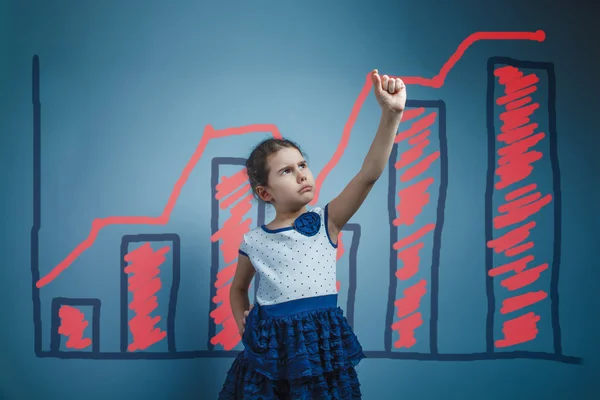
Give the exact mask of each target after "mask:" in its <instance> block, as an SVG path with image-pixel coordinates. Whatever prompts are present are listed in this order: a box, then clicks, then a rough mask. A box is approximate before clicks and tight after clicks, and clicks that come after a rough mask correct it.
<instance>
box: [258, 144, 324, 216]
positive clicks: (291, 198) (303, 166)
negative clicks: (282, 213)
mask: <svg viewBox="0 0 600 400" xmlns="http://www.w3.org/2000/svg"><path fill="white" fill-rule="evenodd" d="M267 164H268V167H269V178H268V184H267V185H266V186H259V187H257V188H256V190H257V193H258V194H259V196H260V197H261V198H262V199H263V200H265V201H270V202H271V203H273V204H274V205H275V204H277V206H278V207H281V208H284V209H296V208H301V207H304V206H305V205H307V204H308V203H310V201H311V200H312V199H313V198H314V197H315V189H314V186H315V181H314V178H313V175H312V172H310V169H309V168H308V165H307V163H306V160H305V159H304V157H303V156H302V154H300V152H299V151H298V150H297V149H295V148H293V147H284V148H283V149H281V150H279V151H278V152H277V153H275V154H272V155H270V156H269V158H268V160H267Z"/></svg>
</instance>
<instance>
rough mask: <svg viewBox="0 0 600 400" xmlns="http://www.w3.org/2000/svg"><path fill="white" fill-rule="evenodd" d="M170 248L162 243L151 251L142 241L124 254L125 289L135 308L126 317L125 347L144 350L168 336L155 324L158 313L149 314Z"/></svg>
mask: <svg viewBox="0 0 600 400" xmlns="http://www.w3.org/2000/svg"><path fill="white" fill-rule="evenodd" d="M169 250H170V248H169V247H168V246H165V247H162V248H160V249H158V250H156V251H154V250H153V249H152V247H151V246H150V243H144V244H143V245H141V246H140V247H138V248H137V249H135V250H132V251H130V252H129V253H128V254H127V255H126V256H125V261H126V262H128V263H129V265H127V267H125V270H124V272H125V273H126V274H128V290H129V292H130V293H131V294H132V297H133V298H132V300H131V302H130V303H129V309H130V310H132V311H133V312H134V317H133V318H131V320H129V330H130V332H131V335H132V342H131V343H129V346H128V347H127V350H128V351H136V350H145V349H147V348H149V347H150V346H152V345H153V344H155V343H158V342H160V341H161V340H163V339H164V338H166V337H167V332H165V331H162V330H161V329H160V328H159V327H157V326H156V324H158V322H159V321H160V320H161V317H160V316H151V314H152V313H153V312H154V311H155V310H156V308H158V296H157V293H158V292H159V291H160V289H161V287H162V282H161V279H160V276H159V274H160V266H161V265H162V264H163V263H164V262H165V260H166V258H165V254H166V253H167V252H168V251H169Z"/></svg>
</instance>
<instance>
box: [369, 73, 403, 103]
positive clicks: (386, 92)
mask: <svg viewBox="0 0 600 400" xmlns="http://www.w3.org/2000/svg"><path fill="white" fill-rule="evenodd" d="M371 80H372V81H373V91H374V93H375V97H376V98H377V102H378V103H379V105H380V106H381V109H382V110H383V111H388V112H391V113H394V114H400V113H402V112H403V111H404V106H405V105H406V85H405V84H404V82H402V79H400V78H390V77H389V76H387V75H383V76H380V75H379V72H377V70H376V69H374V70H373V71H372V72H371Z"/></svg>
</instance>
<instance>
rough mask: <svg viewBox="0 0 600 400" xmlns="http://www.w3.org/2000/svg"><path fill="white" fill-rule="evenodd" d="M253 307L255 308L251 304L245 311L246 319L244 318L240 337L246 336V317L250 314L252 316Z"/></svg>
mask: <svg viewBox="0 0 600 400" xmlns="http://www.w3.org/2000/svg"><path fill="white" fill-rule="evenodd" d="M252 307H254V304H250V308H249V309H247V310H246V311H244V318H242V321H241V322H242V325H241V326H240V336H242V335H243V334H244V331H245V330H246V317H247V316H248V314H250V311H251V310H252Z"/></svg>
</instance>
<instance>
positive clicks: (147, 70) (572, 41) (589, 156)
mask: <svg viewBox="0 0 600 400" xmlns="http://www.w3.org/2000/svg"><path fill="white" fill-rule="evenodd" d="M519 3H520V2H517V1H505V2H502V3H497V2H479V1H464V0H463V1H454V2H451V3H446V4H441V3H439V4H438V2H434V1H430V2H404V1H396V2H387V3H386V2H376V3H372V4H369V3H367V2H366V1H363V2H353V1H336V0H330V1H325V2H317V1H283V2H274V1H255V2H246V1H240V2H226V3H223V4H220V5H217V2H184V1H181V2H177V3H176V4H167V3H165V2H157V1H143V2H142V1H132V2H127V4H124V3H122V2H116V1H103V2H91V1H62V2H59V3H54V4H51V3H48V2H43V1H21V2H16V1H13V2H9V1H4V2H2V3H1V12H0V20H1V23H0V29H1V35H0V37H1V38H2V39H1V40H0V49H1V50H2V52H1V54H2V63H0V76H1V88H2V90H0V104H1V107H0V115H1V118H0V165H1V169H0V171H1V173H0V187H1V188H2V189H1V191H2V196H0V204H1V208H0V209H1V210H2V218H3V222H2V223H1V224H0V229H1V241H0V248H1V251H0V254H1V257H0V262H1V265H2V268H1V271H2V275H1V280H0V285H1V290H0V300H1V301H2V304H3V308H2V319H3V328H4V329H2V333H0V338H1V343H2V347H3V349H2V357H1V358H0V366H1V368H2V369H1V371H2V372H1V373H0V389H1V391H0V393H1V394H3V395H4V398H7V399H20V398H26V399H37V398H64V399H80V398H87V397H89V398H104V397H109V398H115V399H116V398H125V397H126V396H131V395H143V396H145V397H146V398H188V397H191V396H190V395H191V394H192V393H194V394H196V395H198V394H201V397H202V398H216V394H217V392H218V390H219V389H220V385H221V383H222V380H223V378H224V376H225V372H226V370H227V368H228V367H229V365H230V363H231V358H195V359H179V360H62V359H56V358H39V357H36V354H35V352H34V329H33V311H32V290H31V269H30V265H31V262H30V254H31V252H30V250H31V249H30V232H31V227H32V224H33V215H32V208H33V191H32V186H33V134H32V130H33V125H32V120H33V119H32V99H31V95H32V82H31V79H32V59H33V56H34V55H37V56H39V60H40V78H41V81H40V82H41V83H40V91H41V94H40V95H41V99H40V100H41V104H42V108H41V110H42V111H41V120H42V126H41V132H42V136H41V138H42V139H41V152H42V164H41V171H42V174H41V178H42V179H41V183H42V184H41V215H42V219H41V230H40V248H39V256H40V272H41V274H42V275H44V274H46V273H48V272H49V271H50V269H51V268H52V267H53V266H55V265H57V264H58V263H59V262H60V261H62V260H63V258H64V257H65V256H66V255H67V254H68V253H69V252H71V251H72V250H73V248H75V246H77V245H78V244H79V243H80V242H81V241H83V240H84V239H85V238H86V237H87V235H88V233H89V229H90V227H91V223H92V221H93V219H94V218H102V217H107V216H114V215H150V216H157V215H159V214H160V213H161V211H162V209H163V207H164V205H165V204H166V203H167V200H168V197H169V195H170V193H171V191H172V189H173V185H174V183H175V181H176V180H177V178H178V177H179V175H180V174H181V171H182V169H183V167H184V166H185V164H186V163H187V161H188V160H189V158H190V157H191V155H192V153H193V151H194V149H195V148H196V146H197V145H198V141H199V139H200V137H201V135H202V133H203V131H204V128H205V126H206V125H208V124H210V125H212V126H213V127H214V128H215V129H224V128H229V127H239V126H245V125H250V124H264V123H268V124H274V125H276V126H277V128H278V129H279V131H280V132H281V133H282V134H283V135H284V136H286V137H290V138H292V139H294V140H297V141H298V142H300V144H301V145H302V146H303V148H304V150H305V151H306V152H307V153H308V156H309V160H310V162H311V166H312V169H313V170H314V171H315V172H317V173H318V172H319V171H321V169H322V168H323V167H324V166H325V164H326V163H327V162H328V161H329V159H330V158H331V155H332V153H333V149H335V148H336V146H337V145H338V142H339V140H340V137H341V134H342V131H343V128H344V124H345V123H346V120H347V119H348V116H349V114H350V110H351V108H352V106H353V104H354V102H355V101H356V98H357V96H358V95H359V92H360V90H361V89H362V86H363V84H364V80H365V74H366V73H367V72H368V71H370V70H371V69H373V68H378V69H379V71H380V72H381V73H389V74H392V75H400V76H423V77H433V76H435V75H436V74H438V73H439V70H440V68H441V66H442V65H443V64H444V62H446V60H447V59H448V58H449V57H450V55H451V54H452V53H453V52H454V51H455V50H456V48H457V46H458V45H459V44H460V43H461V41H462V40H464V39H465V38H466V37H467V36H468V35H470V34H471V33H474V32H478V31H532V32H533V31H536V30H538V29H543V30H544V31H545V33H546V40H545V41H544V42H541V43H539V42H535V41H485V42H478V43H475V44H474V45H473V46H472V47H470V48H469V49H468V50H467V52H466V53H465V54H464V56H463V57H462V58H461V59H460V61H459V62H458V63H457V64H456V66H455V67H454V68H453V69H452V70H451V71H450V73H449V74H448V77H447V79H446V81H445V84H444V86H443V87H442V88H440V89H433V88H427V87H421V86H416V85H410V86H409V87H408V95H409V98H410V99H420V100H438V99H441V100H443V101H444V102H445V105H446V112H447V116H446V131H447V140H448V190H447V200H446V207H445V210H446V218H445V222H444V231H443V234H442V248H441V258H440V282H441V284H442V283H443V286H441V287H440V291H439V296H440V297H439V301H440V311H439V312H440V315H439V326H438V336H439V350H440V352H446V353H461V354H470V353H477V352H481V351H485V318H486V310H487V302H486V298H485V283H484V282H485V266H486V261H485V246H484V244H485V242H484V238H485V236H484V227H485V224H484V219H485V207H484V206H485V203H484V194H485V185H486V174H487V145H488V142H487V126H486V123H487V120H486V96H487V79H488V77H487V69H486V68H487V62H488V59H489V58H490V57H493V56H506V57H511V58H515V59H519V60H528V61H544V62H552V63H553V64H554V68H555V73H556V93H557V98H556V107H557V115H556V123H557V126H556V131H557V140H558V157H559V161H560V176H561V186H562V230H561V232H562V241H561V252H562V255H561V270H560V284H559V293H560V307H559V311H560V326H561V332H562V351H563V353H564V354H565V355H567V356H573V357H578V358H581V359H583V363H582V364H580V365H577V364H570V363H562V362H557V361H547V360H531V359H515V360H510V359H508V360H484V361H416V360H401V359H385V358H384V359H376V358H373V359H367V360H365V361H364V362H363V363H361V365H360V368H359V373H360V377H361V382H362V384H363V393H364V398H365V399H379V398H386V399H387V398H400V397H403V398H427V399H429V398H440V397H443V398H452V399H454V398H464V397H465V396H469V395H473V396H479V397H480V398H481V397H483V396H485V398H489V399H500V398H504V397H505V396H506V395H510V396H511V397H512V398H514V399H521V398H523V399H524V398H528V399H530V398H556V399H563V398H577V399H584V398H592V397H593V396H592V394H595V395H597V394H598V393H599V385H598V380H597V376H598V373H599V369H598V346H597V343H596V340H597V337H598V333H599V332H598V327H599V324H598V322H597V318H596V316H597V311H596V310H597V306H598V299H597V294H596V293H595V292H597V279H598V274H597V270H595V269H594V268H593V267H594V261H595V260H593V258H592V257H593V252H592V249H593V248H594V246H595V245H596V243H595V240H594V239H595V236H594V229H595V228H596V226H597V223H598V214H597V212H596V211H595V210H594V208H593V206H594V205H595V204H599V202H598V185H597V177H596V175H597V172H598V159H597V157H595V154H594V152H595V150H596V149H597V148H598V146H599V145H600V140H599V139H598V135H597V134H596V132H595V130H596V129H594V127H595V126H596V123H595V122H596V121H595V119H594V117H595V114H594V112H593V111H594V110H595V109H597V106H598V102H597V92H598V89H599V88H598V83H597V82H598V80H597V78H596V76H597V72H596V69H597V65H598V61H599V53H598V50H595V49H596V48H597V46H596V45H595V42H594V39H593V32H594V30H593V25H592V24H593V23H594V21H593V19H592V15H593V14H594V13H597V12H598V7H597V6H596V7H595V9H591V8H590V7H589V6H584V5H583V2H579V4H577V5H571V6H568V7H567V6H565V5H563V6H559V5H552V6H549V5H547V4H545V2H538V1H533V2H528V4H529V5H527V6H524V5H522V4H519ZM556 3H558V2H556ZM378 113H379V108H378V105H377V104H376V102H375V99H374V97H373V95H372V94H370V95H369V97H368V98H367V99H366V102H365V104H364V106H363V107H362V110H361V113H360V115H359V118H358V119H357V121H356V124H355V125H354V128H353V131H352V136H351V139H350V142H349V145H348V148H347V149H346V151H345V153H344V155H343V157H342V158H341V160H340V162H339V163H338V165H337V166H336V167H335V169H334V170H333V171H332V172H331V173H330V174H329V177H328V178H327V180H326V183H325V186H324V188H323V189H322V192H321V198H322V199H323V201H325V200H326V199H330V198H331V197H332V196H334V195H336V194H337V193H338V192H339V191H340V190H341V189H342V188H343V186H344V184H345V183H346V181H347V180H348V179H350V178H351V176H352V175H353V174H355V173H356V172H357V171H358V169H359V168H360V164H361V162H362V159H363V157H364V155H365V152H366V149H367V146H368V145H369V143H370V141H371V139H372V137H373V135H374V132H375V129H376V128H377V123H378ZM263 137H265V133H255V134H248V135H244V136H238V137H231V138H225V139H219V140H215V141H212V142H211V143H210V144H209V145H208V147H207V149H206V152H205V155H204V156H203V158H202V160H201V161H200V162H199V164H198V167H197V168H196V169H195V170H194V172H193V173H192V175H191V176H190V179H189V180H188V183H187V185H186V186H185V188H184V190H183V192H182V195H181V197H180V199H179V201H178V203H177V207H176V209H175V211H174V212H173V214H172V216H171V220H170V222H169V224H168V225H167V226H166V227H165V226H110V227H107V228H105V229H104V230H102V232H101V233H100V235H99V236H98V238H97V240H96V242H95V244H94V246H93V247H92V248H90V249H89V250H88V251H86V252H84V253H83V254H82V255H81V257H79V258H78V259H77V260H76V261H75V262H74V263H73V265H72V266H71V267H69V268H68V269H67V270H66V271H65V272H64V273H63V275H61V276H60V277H59V278H58V279H56V280H55V281H54V282H52V283H50V284H49V285H48V286H45V287H44V288H42V289H41V292H40V293H41V301H42V304H43V309H42V328H41V329H42V336H43V343H42V345H43V350H48V346H49V340H50V311H49V310H50V308H49V307H50V302H51V299H52V298H53V297H55V296H65V297H98V298H102V310H103V311H102V317H101V318H102V320H101V323H100V330H101V337H102V339H101V344H100V346H101V348H110V349H112V351H118V346H119V342H118V340H119V336H118V330H119V315H118V309H119V308H118V307H119V293H120V292H119V268H120V262H119V256H120V249H119V246H120V243H121V238H122V236H123V235H127V234H137V233H163V232H174V233H177V234H179V236H180V237H181V269H182V286H181V290H180V295H179V303H180V304H181V306H180V307H181V308H180V309H179V308H178V312H177V318H178V322H177V331H178V332H179V333H178V335H179V337H178V343H180V345H178V347H179V346H181V349H182V350H190V349H192V348H193V347H194V345H195V344H197V343H199V342H200V343H203V344H204V343H206V342H207V340H208V337H207V334H206V329H207V324H208V311H207V310H208V309H207V307H208V302H209V300H210V292H209V288H210V281H209V277H210V274H209V270H210V260H211V253H210V252H211V242H210V235H211V231H210V218H211V215H210V196H209V193H208V190H209V189H210V175H211V171H210V160H211V159H212V158H214V157H244V156H246V155H247V154H248V152H249V150H250V148H251V146H252V145H253V144H254V143H255V142H256V141H258V140H260V139H262V138H263ZM387 173H388V171H386V172H385V173H384V177H383V178H382V179H381V181H380V182H378V183H377V185H376V187H375V188H374V190H373V192H372V194H371V195H370V197H369V198H368V200H367V202H366V204H365V205H364V207H363V208H362V209H361V210H360V211H359V212H358V213H357V215H356V216H355V217H354V218H353V220H352V222H353V223H357V224H360V226H361V229H362V235H361V245H360V249H359V252H358V255H357V263H358V289H357V294H356V304H355V326H356V328H355V329H356V331H357V333H358V334H359V336H360V338H361V341H362V342H363V343H364V344H365V345H366V346H367V347H368V348H369V349H372V350H381V349H382V347H383V345H382V344H381V340H380V338H381V337H382V335H383V333H382V332H383V331H382V329H383V327H382V323H383V322H384V318H385V309H386V306H387V305H386V300H387V294H386V295H384V296H382V295H381V293H382V292H384V293H387V290H388V281H389V279H388V278H387V276H388V274H389V257H390V253H389V246H388V245H389V241H387V239H386V238H387V237H388V236H387V235H389V217H388V214H387V194H388V182H387ZM382 237H383V238H384V240H383V245H382V239H381V238H382ZM544 240H545V242H543V243H546V244H540V246H542V247H540V248H543V246H551V245H552V243H551V240H552V239H548V237H545V239H544ZM548 240H550V242H548ZM548 243H549V244H548ZM544 251H547V249H546V250H544ZM540 262H542V261H540ZM386 279H388V280H386ZM363 282H364V284H363ZM424 318H428V317H424ZM544 321H546V320H544ZM544 323H545V324H547V322H544ZM544 326H546V327H547V326H548V325H544ZM111 332H112V333H111ZM198 332H203V333H202V334H198ZM547 335H548V332H547V331H546V332H541V333H540V338H541V339H540V340H542V341H543V343H546V344H545V345H543V347H542V348H535V346H534V347H532V348H531V349H529V348H524V349H525V350H536V351H553V349H552V347H551V345H550V347H549V346H548V343H551V339H548V338H549V337H548V336H547ZM380 348H381V349H380Z"/></svg>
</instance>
